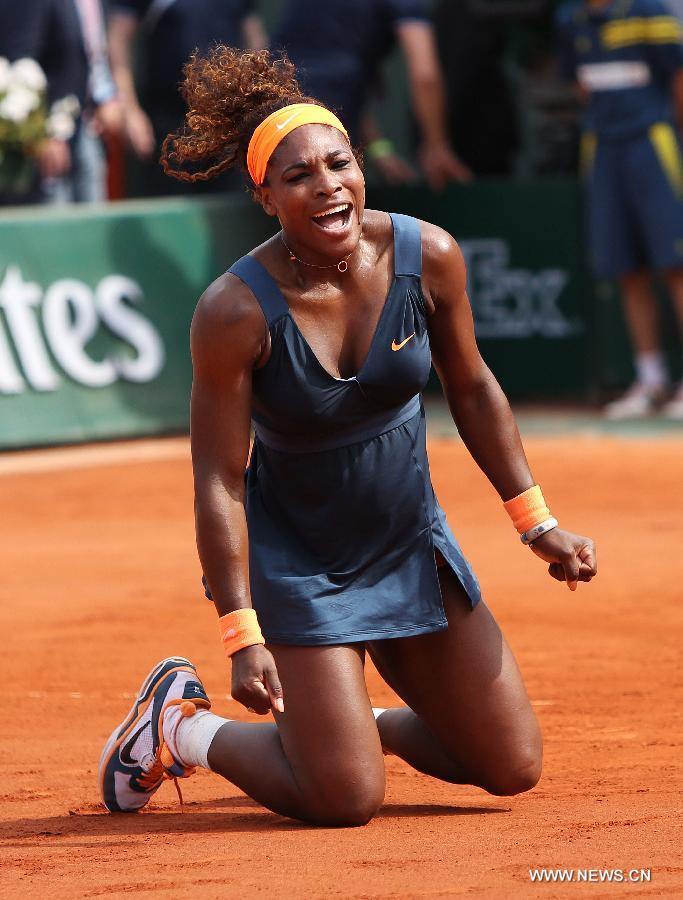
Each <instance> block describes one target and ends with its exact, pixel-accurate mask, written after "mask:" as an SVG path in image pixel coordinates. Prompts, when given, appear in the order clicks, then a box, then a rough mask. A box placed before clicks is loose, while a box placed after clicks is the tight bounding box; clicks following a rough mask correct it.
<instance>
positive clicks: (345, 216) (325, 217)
mask: <svg viewBox="0 0 683 900" xmlns="http://www.w3.org/2000/svg"><path fill="white" fill-rule="evenodd" d="M351 210H352V206H351V204H350V203H339V204H338V205H337V206H333V207H331V208H330V209H326V210H324V212H320V213H316V215H314V216H313V217H312V218H313V221H314V222H315V224H316V225H317V226H318V228H322V229H323V231H342V230H343V229H344V228H346V226H347V225H348V224H349V219H350V218H351Z"/></svg>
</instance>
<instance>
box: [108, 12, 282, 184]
mask: <svg viewBox="0 0 683 900" xmlns="http://www.w3.org/2000/svg"><path fill="white" fill-rule="evenodd" d="M109 9H110V14H109V52H110V58H111V66H112V71H113V73H114V79H115V81H116V85H117V88H118V91H119V95H120V97H121V102H122V106H123V118H124V128H125V133H126V136H127V139H128V142H129V143H130V146H131V147H132V149H133V151H134V153H135V155H136V156H137V158H138V159H139V160H140V161H141V164H142V168H143V174H142V180H143V184H142V185H141V186H140V189H139V191H138V193H140V194H142V195H145V196H163V195H165V194H178V193H188V187H187V185H185V184H184V183H182V182H175V183H172V182H171V181H170V179H168V178H166V177H165V176H164V175H163V172H162V171H161V168H160V166H159V163H158V156H159V150H160V148H161V143H162V141H163V139H164V138H165V137H166V135H167V134H168V133H169V132H170V131H174V130H175V129H177V128H178V126H179V125H180V124H182V122H183V119H184V115H185V105H184V103H183V100H182V98H181V96H180V93H179V91H178V86H179V84H180V81H181V78H182V73H183V66H184V65H185V63H186V62H187V61H188V60H189V58H190V56H191V54H192V53H193V52H194V51H195V50H199V51H200V52H205V51H206V50H207V49H208V48H209V46H210V45H211V44H213V43H221V44H226V45H228V46H231V47H246V48H249V49H252V50H259V49H263V48H264V47H265V46H266V44H267V36H266V33H265V30H264V28H263V25H262V22H261V18H260V16H258V15H257V13H256V11H255V5H254V0H110V3H109ZM136 39H139V40H140V43H141V47H140V50H141V55H142V59H143V62H144V65H143V66H141V67H140V68H141V70H142V73H143V74H142V78H141V79H140V81H139V82H138V81H137V79H136V73H134V62H133V57H134V52H133V51H134V44H135V41H136ZM238 184H239V181H238V180H237V179H235V178H231V177H230V176H225V177H223V178H219V179H217V180H216V181H215V182H210V181H209V182H203V183H202V184H201V185H194V186H193V190H192V192H193V193H195V194H196V193H197V187H199V188H200V190H203V191H214V192H215V191H225V190H227V189H229V188H231V187H236V186H237V185H238Z"/></svg>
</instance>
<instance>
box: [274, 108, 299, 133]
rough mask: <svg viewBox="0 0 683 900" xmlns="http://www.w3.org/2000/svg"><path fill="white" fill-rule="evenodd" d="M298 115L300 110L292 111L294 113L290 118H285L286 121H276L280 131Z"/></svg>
mask: <svg viewBox="0 0 683 900" xmlns="http://www.w3.org/2000/svg"><path fill="white" fill-rule="evenodd" d="M298 115H299V113H298V111H297V112H295V113H292V115H291V116H290V117H289V118H288V119H285V121H284V122H280V123H276V125H275V127H276V128H277V130H278V131H282V129H283V128H284V127H285V126H286V125H288V124H289V123H290V122H291V121H292V119H296V117H297V116H298Z"/></svg>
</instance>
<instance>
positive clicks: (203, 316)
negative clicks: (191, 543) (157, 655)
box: [99, 47, 596, 825]
mask: <svg viewBox="0 0 683 900" xmlns="http://www.w3.org/2000/svg"><path fill="white" fill-rule="evenodd" d="M183 89H184V95H185V97H186V99H187V101H188V105H189V107H190V110H189V112H188V116H187V125H186V127H185V129H184V130H183V131H181V132H178V133H176V134H174V135H172V136H170V137H169V138H168V139H167V141H166V143H165V149H164V156H163V159H164V163H165V167H166V169H167V171H171V172H173V173H175V174H177V175H179V176H180V177H185V178H187V179H188V180H190V181H191V180H193V179H196V178H197V177H204V178H205V177H210V176H211V175H214V174H219V173H220V172H221V171H223V170H225V169H228V168H231V167H232V166H234V165H236V164H242V165H246V168H247V170H248V173H249V178H250V185H251V189H252V191H253V193H254V196H255V197H256V199H257V200H258V201H259V202H260V204H261V205H262V207H263V209H264V211H265V212H266V213H267V214H268V215H270V216H273V217H277V218H278V219H279V222H280V225H281V230H279V231H278V232H277V233H276V234H275V235H273V237H271V238H270V239H268V240H267V241H265V242H264V243H263V244H261V245H260V246H259V247H256V248H255V249H254V250H253V251H252V252H251V253H249V254H247V255H246V256H244V257H242V259H240V260H238V261H237V262H236V263H235V264H234V265H233V266H232V267H231V268H230V270H229V271H228V272H227V273H226V274H225V275H222V276H221V277H220V278H218V279H217V280H216V281H215V282H214V283H213V284H212V285H211V286H210V287H209V288H208V289H207V290H206V291H205V293H204V294H203V296H202V297H201V299H200V301H199V304H198V306H197V310H196V312H195V316H194V320H193V324H192V333H191V346H192V356H193V367H194V380H193V387H192V426H191V432H192V454H193V466H194V473H195V490H196V507H195V508H196V530H197V545H198V549H199V555H200V559H201V562H202V566H203V568H204V573H205V581H206V584H207V587H208V593H209V596H210V598H211V599H212V600H213V603H214V605H215V607H216V611H217V612H218V614H219V617H220V618H219V627H220V633H221V637H222V640H223V643H224V646H225V649H226V653H227V654H228V655H229V656H230V658H231V661H232V689H231V692H232V696H233V697H234V698H235V699H237V700H238V701H240V702H241V703H242V704H244V706H245V707H247V708H250V709H252V710H253V711H255V712H257V713H261V714H265V713H268V712H271V711H272V712H273V714H274V716H275V724H269V723H262V724H258V723H254V722H236V721H230V720H226V719H224V718H221V717H219V716H216V715H214V714H213V713H212V712H210V711H209V708H208V707H209V706H210V701H209V699H208V697H207V695H206V692H205V690H204V687H203V685H202V683H201V681H200V679H199V677H198V675H197V672H196V670H195V668H194V666H193V665H192V664H191V663H190V662H189V661H188V660H186V659H184V658H182V657H169V658H168V659H166V660H163V661H162V662H161V663H159V664H158V665H157V666H155V667H154V669H153V670H152V671H151V672H150V674H149V676H148V677H147V678H146V679H145V682H144V684H143V685H142V687H141V689H140V692H139V694H138V696H137V698H136V700H135V703H134V705H133V708H132V709H131V711H130V713H129V714H128V716H127V717H126V718H125V719H124V721H123V722H122V723H121V724H120V725H118V726H117V728H116V729H115V730H114V732H113V733H112V735H111V737H110V739H109V740H108V741H107V743H106V745H105V748H104V751H103V753H102V757H101V761H100V769H99V771H100V785H101V791H102V799H103V801H104V804H105V806H106V807H107V808H108V809H109V810H111V811H115V812H117V811H122V812H126V811H128V812H129V811H133V810H136V809H139V808H140V807H142V806H144V805H145V804H146V803H147V801H148V800H149V798H150V797H151V795H152V794H153V793H154V791H156V790H157V788H158V787H159V786H160V784H161V783H162V781H163V780H164V778H165V777H173V778H177V777H182V776H186V775H189V774H190V773H191V771H192V770H193V767H195V766H203V767H206V768H209V769H211V770H212V771H214V772H217V773H219V774H221V775H222V776H224V777H225V778H227V779H228V780H230V781H231V782H232V783H234V784H236V785H238V786H239V787H240V788H241V789H242V790H244V791H245V792H246V793H248V794H249V795H250V796H252V797H254V798H255V799H256V800H258V801H259V802H260V803H262V804H264V805H265V806H266V807H268V808H269V809H271V810H274V811H276V812H278V813H280V814H282V815H286V816H290V817H293V818H296V819H301V820H304V821H307V822H311V823H314V824H318V825H360V824H363V823H365V822H367V821H368V820H369V819H370V818H371V817H372V816H373V815H374V813H375V812H376V811H377V809H378V808H379V806H380V805H381V803H382V800H383V796H384V777H385V776H384V762H383V758H382V751H383V750H384V752H385V753H394V754H397V755H399V756H400V757H402V758H403V759H404V760H406V761H407V762H409V763H410V764H411V765H412V766H414V767H415V768H416V769H418V770H419V771H421V772H424V773H426V774H429V775H432V776H434V777H436V778H440V779H443V780H445V781H450V782H454V783H470V784H476V785H479V786H480V787H482V788H483V789H485V790H487V791H489V792H491V793H494V794H515V793H518V792H520V791H524V790H528V789H530V788H531V787H533V785H534V784H535V783H536V782H537V780H538V778H539V775H540V769H541V739H540V734H539V729H538V725H537V722H536V718H535V716H534V713H533V710H532V708H531V704H530V702H529V699H528V697H527V694H526V691H525V689H524V685H523V682H522V678H521V675H520V672H519V669H518V668H517V664H516V662H515V660H514V657H513V655H512V652H511V650H510V648H509V647H508V645H507V643H506V641H505V639H504V637H503V635H502V634H501V632H500V629H499V628H498V625H497V624H496V622H495V619H494V617H493V615H492V614H491V612H490V610H489V609H488V607H487V606H486V604H485V603H484V601H483V600H482V599H481V593H480V588H479V584H478V582H477V579H476V577H475V575H474V573H473V572H472V569H471V567H470V565H469V564H468V562H467V560H466V559H465V557H464V555H463V553H462V551H461V550H460V547H459V545H458V542H457V541H456V539H455V537H454V535H453V533H452V532H451V529H450V527H449V525H448V523H447V521H446V517H445V515H444V513H443V510H442V508H441V506H440V505H439V503H438V500H437V499H436V496H435V494H434V490H433V487H432V483H431V479H430V475H429V462H428V459H427V452H426V446H425V414H424V407H423V405H422V401H421V391H422V390H423V389H424V387H425V385H426V384H427V380H428V377H429V372H430V365H431V362H432V360H433V361H434V364H435V366H436V369H437V372H438V374H439V377H440V379H441V382H442V385H443V387H444V391H445V394H446V397H447V400H448V403H449V405H450V409H451V411H452V414H453V417H454V419H455V421H456V422H457V424H458V428H459V430H460V433H461V435H462V437H463V440H464V441H465V443H466V445H467V447H468V449H469V450H470V452H471V453H472V455H473V457H474V458H475V460H476V461H477V463H478V464H479V465H480V466H481V468H482V469H483V470H484V472H485V473H486V475H487V476H488V478H489V479H490V481H491V483H492V484H493V485H494V487H495V489H496V490H497V491H498V493H499V494H500V496H501V498H502V499H503V501H505V505H506V508H507V510H508V512H510V514H511V515H512V517H513V521H514V523H515V525H516V527H517V530H518V531H519V532H520V534H521V536H522V540H523V542H524V543H526V544H528V545H529V546H530V547H531V549H532V550H533V552H534V553H535V554H536V555H537V556H539V557H540V558H541V559H542V560H544V561H545V562H547V563H548V564H549V571H550V574H551V575H552V576H553V577H555V578H556V579H558V580H560V581H566V582H567V584H568V585H569V587H571V588H572V589H575V588H576V586H577V583H578V581H590V580H591V578H592V577H593V576H594V575H595V573H596V562H595V549H594V546H593V542H592V541H591V540H590V539H589V538H584V537H580V536H578V535H575V534H572V533H570V532H567V531H563V530H561V529H560V528H559V527H558V525H557V520H556V519H554V518H553V517H552V516H550V514H549V511H548V509H547V507H546V506H545V502H544V501H543V500H542V495H541V493H540V488H539V487H538V486H536V485H534V480H533V478H532V476H531V473H530V471H529V466H528V464H527V461H526V458H525V455H524V451H523V449H522V445H521V442H520V438H519V433H518V431H517V427H516V425H515V422H514V419H513V416H512V413H511V411H510V407H509V405H508V402H507V400H506V398H505V396H504V394H503V392H502V390H501V388H500V386H499V385H498V383H497V382H496V380H495V379H494V377H493V375H492V374H491V372H490V371H489V370H488V368H487V367H486V365H485V364H484V362H483V361H482V358H481V356H480V355H479V352H478V350H477V346H476V343H475V340H474V329H473V323H472V313H471V310H470V306H469V302H468V300H467V295H466V292H465V280H466V278H465V266H464V263H463V258H462V254H461V253H460V251H459V249H458V246H457V244H456V243H455V241H454V240H453V238H451V236H450V235H448V234H447V233H446V232H444V231H442V230H441V229H440V228H437V227H435V226H434V225H430V224H428V223H426V222H420V221H418V220H417V219H413V218H410V217H409V216H404V215H396V214H388V213H386V212H382V211H379V210H370V209H366V208H365V184H364V179H363V173H362V171H361V168H360V166H359V163H358V161H357V159H356V156H355V155H354V152H353V149H352V146H351V144H350V142H349V139H348V135H347V131H346V129H345V127H344V125H343V124H342V122H341V121H340V120H339V119H338V118H337V117H336V116H335V115H334V114H333V113H332V112H331V111H329V110H328V109H327V108H325V107H323V106H322V105H321V104H319V103H316V101H314V100H312V99H311V98H310V97H306V96H305V95H304V94H302V92H301V90H300V89H299V86H298V84H297V82H296V79H295V77H294V68H293V66H292V64H291V63H288V62H287V61H279V62H278V61H274V60H273V59H272V57H271V56H270V55H269V54H268V53H266V52H249V53H247V52H245V53H241V52H239V51H236V50H234V49H232V48H226V47H219V48H216V49H215V50H213V51H212V52H211V53H210V54H209V56H208V57H206V58H201V57H196V58H195V59H194V60H193V61H192V63H191V64H190V65H189V67H188V68H187V70H186V80H185V83H184V88H183ZM186 163H191V166H192V171H190V172H188V171H187V170H186V168H185V165H186ZM252 420H253V422H254V428H255V438H254V443H253V448H252V450H251V455H250V456H249V449H250V446H249V445H250V425H251V422H252ZM247 461H248V466H247ZM245 466H247V469H246V476H245ZM259 623H260V624H259ZM261 628H262V629H263V631H262V633H261ZM264 642H265V644H264ZM366 652H368V653H369V654H370V655H371V656H372V658H373V660H374V662H375V665H376V666H377V668H378V670H379V672H380V674H381V675H382V677H383V678H384V679H385V680H386V681H387V683H388V684H389V685H391V687H392V688H393V689H394V690H395V691H396V692H397V693H398V695H399V696H400V697H401V698H402V700H403V701H404V703H405V706H402V707H398V708H394V709H372V707H371V703H370V700H369V698H368V692H367V687H366V685H365V680H364V677H363V664H364V659H365V654H366Z"/></svg>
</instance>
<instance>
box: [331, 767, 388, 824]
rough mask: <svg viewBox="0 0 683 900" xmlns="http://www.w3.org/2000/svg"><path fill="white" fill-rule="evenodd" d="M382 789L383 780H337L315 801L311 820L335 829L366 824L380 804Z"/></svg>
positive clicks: (382, 797)
mask: <svg viewBox="0 0 683 900" xmlns="http://www.w3.org/2000/svg"><path fill="white" fill-rule="evenodd" d="M384 787H385V785H384V778H383V777H382V778H379V777H367V776H360V777H359V778H357V779H340V780H339V782H337V783H335V784H333V785H328V787H327V789H326V790H325V791H324V793H323V794H322V795H318V797H317V798H316V802H315V813H314V818H315V821H316V822H317V823H318V824H320V825H328V826H335V827H339V828H353V827H357V826H360V825H367V823H368V822H369V821H370V820H371V819H372V818H373V817H374V816H375V814H376V813H377V811H378V810H379V808H380V807H381V805H382V803H383V802H384Z"/></svg>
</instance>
